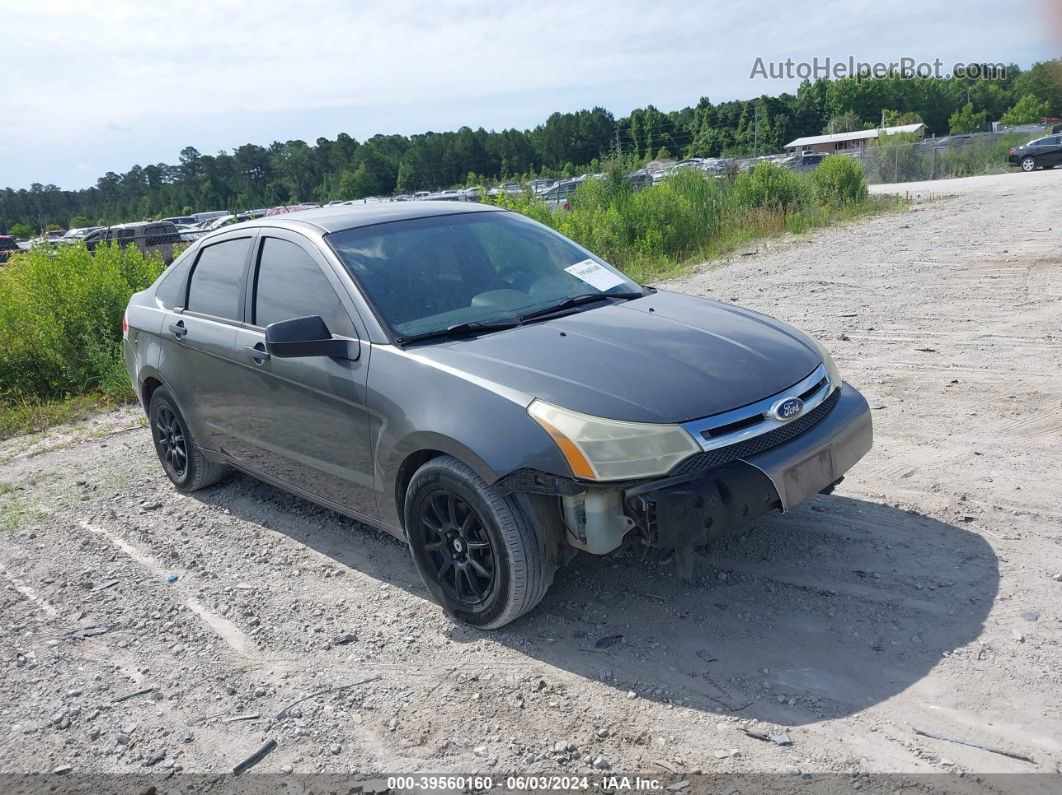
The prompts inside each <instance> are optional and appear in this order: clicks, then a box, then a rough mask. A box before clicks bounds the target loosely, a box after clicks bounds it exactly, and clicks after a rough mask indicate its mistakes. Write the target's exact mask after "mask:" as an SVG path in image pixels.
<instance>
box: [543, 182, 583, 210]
mask: <svg viewBox="0 0 1062 795" xmlns="http://www.w3.org/2000/svg"><path fill="white" fill-rule="evenodd" d="M585 181H586V180H584V179H579V178H577V179H568V180H565V181H564V182H558V183H557V184H556V185H554V186H553V187H552V188H549V189H547V190H545V191H543V192H542V193H541V194H539V198H540V199H542V200H543V201H545V202H546V204H548V205H549V206H550V207H552V208H554V209H557V208H558V207H560V208H561V209H564V210H570V209H571V208H572V204H571V198H572V194H574V193H575V189H576V188H578V187H579V185H580V183H582V182H585Z"/></svg>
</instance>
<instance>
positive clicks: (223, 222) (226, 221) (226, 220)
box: [203, 215, 237, 232]
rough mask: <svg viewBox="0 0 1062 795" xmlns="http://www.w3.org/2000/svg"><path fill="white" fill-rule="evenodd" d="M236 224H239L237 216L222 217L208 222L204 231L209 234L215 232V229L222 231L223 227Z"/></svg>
mask: <svg viewBox="0 0 1062 795" xmlns="http://www.w3.org/2000/svg"><path fill="white" fill-rule="evenodd" d="M235 223H237V218H236V216H235V215H222V216H219V217H217V218H214V219H211V220H209V221H207V222H206V223H205V225H204V226H203V230H204V231H207V232H213V231H214V230H215V229H221V227H223V226H229V225H230V224H235Z"/></svg>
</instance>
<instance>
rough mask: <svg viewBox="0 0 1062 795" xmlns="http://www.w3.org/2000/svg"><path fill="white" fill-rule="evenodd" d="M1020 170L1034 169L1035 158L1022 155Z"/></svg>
mask: <svg viewBox="0 0 1062 795" xmlns="http://www.w3.org/2000/svg"><path fill="white" fill-rule="evenodd" d="M1021 170H1022V171H1036V158H1035V157H1023V158H1022V159H1021Z"/></svg>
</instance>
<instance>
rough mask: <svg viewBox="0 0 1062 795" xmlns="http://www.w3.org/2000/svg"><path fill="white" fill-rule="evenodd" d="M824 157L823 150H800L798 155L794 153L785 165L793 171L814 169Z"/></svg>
mask: <svg viewBox="0 0 1062 795" xmlns="http://www.w3.org/2000/svg"><path fill="white" fill-rule="evenodd" d="M825 159H826V153H825V152H801V153H800V154H799V155H795V156H794V157H793V159H792V160H791V161H789V162H788V163H787V164H786V165H788V166H789V167H790V168H791V169H793V170H794V171H814V170H815V169H816V168H818V167H819V164H821V163H822V161H823V160H825Z"/></svg>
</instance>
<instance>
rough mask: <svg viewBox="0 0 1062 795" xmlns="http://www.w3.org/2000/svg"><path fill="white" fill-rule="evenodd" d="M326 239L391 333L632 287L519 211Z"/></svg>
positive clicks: (495, 318) (494, 319)
mask: <svg viewBox="0 0 1062 795" xmlns="http://www.w3.org/2000/svg"><path fill="white" fill-rule="evenodd" d="M328 241H329V243H330V244H331V245H332V248H333V249H334V250H335V252H336V253H337V254H338V255H339V257H340V259H342V260H343V262H344V264H345V265H346V266H347V268H348V269H349V270H350V273H351V274H352V275H353V277H354V278H355V280H356V281H357V282H358V283H359V285H360V286H361V288H362V290H363V291H364V292H365V294H366V297H367V298H368V299H369V301H370V302H371V303H372V304H373V306H374V307H375V309H376V311H377V313H378V314H379V315H380V316H381V319H382V320H383V321H384V322H385V323H386V324H387V325H388V326H389V327H390V329H391V330H392V332H393V333H394V334H395V335H396V336H398V337H400V338H402V337H406V338H408V337H413V336H421V335H427V334H434V333H437V332H444V331H446V330H447V329H450V328H453V327H456V326H464V325H466V324H469V323H472V324H492V323H504V322H507V321H516V320H519V319H520V318H521V317H524V316H526V315H528V314H532V313H534V312H537V311H541V310H544V309H547V308H548V307H551V306H554V305H559V304H561V303H563V302H564V301H566V300H567V299H571V298H576V297H579V298H580V299H581V300H582V298H583V296H588V295H595V294H600V295H602V296H607V295H615V296H617V297H620V296H624V295H629V294H631V293H640V292H641V288H640V287H639V285H638V284H637V283H635V282H633V281H631V280H630V279H628V278H627V277H626V276H624V275H623V274H622V273H620V272H619V271H618V270H616V269H615V268H613V267H612V266H611V265H609V264H607V263H606V262H604V261H602V260H601V259H599V258H597V257H595V256H594V255H593V254H591V253H590V252H588V251H586V250H585V249H583V248H581V247H580V246H577V245H576V244H575V243H573V242H572V241H570V240H568V239H567V238H565V237H563V236H561V235H559V234H557V233H556V232H554V231H553V230H551V229H549V228H547V227H545V226H543V225H542V224H539V223H537V222H535V221H532V220H530V219H529V218H527V217H525V216H523V215H520V214H518V213H510V212H472V213H462V214H457V215H445V216H435V217H431V218H418V219H414V220H409V221H396V222H392V223H384V224H376V225H373V226H366V227H359V228H355V229H347V230H345V231H342V232H334V233H332V234H330V235H329V236H328Z"/></svg>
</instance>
